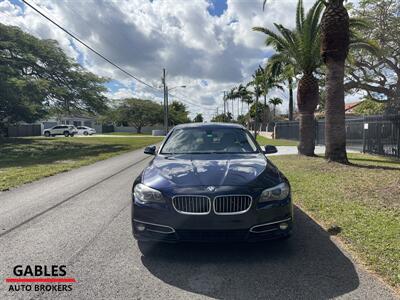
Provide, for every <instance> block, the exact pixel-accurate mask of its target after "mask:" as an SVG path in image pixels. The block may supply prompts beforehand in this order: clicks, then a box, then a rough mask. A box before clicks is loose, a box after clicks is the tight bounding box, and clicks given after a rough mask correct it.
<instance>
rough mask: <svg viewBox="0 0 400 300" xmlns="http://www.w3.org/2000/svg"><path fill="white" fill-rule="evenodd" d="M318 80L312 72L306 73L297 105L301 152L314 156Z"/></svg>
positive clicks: (302, 80) (299, 147) (299, 90)
mask: <svg viewBox="0 0 400 300" xmlns="http://www.w3.org/2000/svg"><path fill="white" fill-rule="evenodd" d="M318 89H319V87H318V81H317V79H316V78H315V77H314V76H313V75H312V74H304V75H303V77H302V78H301V79H300V81H299V85H298V91H297V105H298V106H299V113H300V130H299V135H300V136H299V145H298V147H297V149H298V151H299V154H301V155H306V156H314V149H315V118H314V111H315V108H316V107H317V105H318V102H319V93H318Z"/></svg>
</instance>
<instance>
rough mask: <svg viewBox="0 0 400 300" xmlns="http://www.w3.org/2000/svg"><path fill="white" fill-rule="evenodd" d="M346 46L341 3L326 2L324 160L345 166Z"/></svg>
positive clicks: (323, 35) (323, 28) (323, 22)
mask: <svg viewBox="0 0 400 300" xmlns="http://www.w3.org/2000/svg"><path fill="white" fill-rule="evenodd" d="M349 45H350V22H349V15H348V13H347V10H346V8H345V7H344V5H343V0H329V1H328V3H327V6H326V9H325V12H324V14H323V16H322V20H321V55H322V57H323V61H324V63H325V65H326V99H325V120H326V121H325V144H326V150H325V157H326V159H328V160H330V161H336V162H340V163H348V160H347V153H346V128H345V108H344V74H345V61H346V58H347V54H348V52H349Z"/></svg>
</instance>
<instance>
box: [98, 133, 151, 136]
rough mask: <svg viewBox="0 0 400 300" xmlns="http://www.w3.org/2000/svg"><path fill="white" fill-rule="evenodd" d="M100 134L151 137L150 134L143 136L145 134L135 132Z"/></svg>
mask: <svg viewBox="0 0 400 300" xmlns="http://www.w3.org/2000/svg"><path fill="white" fill-rule="evenodd" d="M101 134H105V135H137V136H141V135H151V133H149V134H145V133H136V132H107V133H101Z"/></svg>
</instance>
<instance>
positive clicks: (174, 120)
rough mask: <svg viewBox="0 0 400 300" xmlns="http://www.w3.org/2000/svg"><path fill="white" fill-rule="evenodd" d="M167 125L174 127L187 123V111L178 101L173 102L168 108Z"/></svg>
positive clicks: (188, 120)
mask: <svg viewBox="0 0 400 300" xmlns="http://www.w3.org/2000/svg"><path fill="white" fill-rule="evenodd" d="M168 114H169V123H170V124H169V125H171V126H175V125H178V124H183V123H189V122H190V118H189V111H188V110H187V107H186V105H185V104H183V103H181V102H179V101H173V102H172V103H171V105H169V107H168Z"/></svg>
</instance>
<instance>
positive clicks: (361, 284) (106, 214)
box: [0, 151, 396, 299]
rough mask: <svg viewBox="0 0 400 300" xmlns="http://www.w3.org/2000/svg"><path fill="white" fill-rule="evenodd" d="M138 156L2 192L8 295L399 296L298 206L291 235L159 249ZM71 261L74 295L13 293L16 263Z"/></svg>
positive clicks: (1, 257) (0, 236) (1, 266)
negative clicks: (143, 232) (141, 206)
mask: <svg viewBox="0 0 400 300" xmlns="http://www.w3.org/2000/svg"><path fill="white" fill-rule="evenodd" d="M148 161H149V158H148V157H146V156H145V155H144V154H142V151H136V152H131V153H128V154H124V155H121V156H118V157H114V158H111V159H108V160H106V161H101V162H98V163H96V164H93V165H91V166H86V167H82V168H80V169H76V170H73V171H70V172H68V173H62V174H59V175H56V176H53V177H49V178H45V179H43V180H40V181H37V182H34V183H32V184H27V185H24V186H22V187H20V188H18V189H15V190H11V191H8V192H3V193H0V277H1V281H2V282H1V285H0V299H36V298H39V299H58V298H69V299H199V298H206V297H210V298H219V299H274V298H275V299H328V298H335V297H337V298H340V299H396V298H395V297H396V296H395V295H394V294H393V293H392V292H391V290H390V289H389V288H388V287H386V286H385V285H384V284H383V283H381V281H380V280H378V279H377V278H376V277H374V276H373V275H371V274H369V273H368V272H366V271H365V270H364V269H363V268H360V267H358V266H357V265H355V263H354V261H353V260H352V259H351V258H350V257H349V255H348V254H347V253H346V252H344V251H343V250H341V249H340V248H339V247H338V246H337V245H336V244H335V243H334V242H333V241H332V240H331V239H330V237H329V235H327V233H325V232H324V231H323V230H322V229H321V228H320V227H319V226H318V225H317V224H316V223H314V222H313V221H312V220H311V219H310V218H309V217H308V216H307V215H305V214H304V213H303V212H302V211H300V210H299V209H296V215H295V218H296V229H295V232H294V236H293V237H292V238H291V239H289V240H287V241H275V242H269V243H263V244H251V245H242V244H241V245H238V244H234V245H232V244H222V245H215V244H211V245H193V244H192V245H187V244H186V245H159V246H158V247H156V248H155V249H154V250H153V251H150V252H146V255H143V254H142V253H141V251H140V247H141V245H139V246H138V244H137V243H136V242H135V241H134V240H133V238H132V235H131V224H130V190H131V185H132V182H133V179H134V178H135V177H136V176H137V175H138V174H139V173H140V172H141V170H142V169H143V168H144V167H145V165H146V164H147V163H148ZM28 264H29V265H63V264H64V265H66V266H67V276H68V277H74V278H76V280H77V283H73V284H72V288H73V289H72V291H69V292H42V293H40V292H32V291H31V292H10V291H9V288H10V286H11V284H10V283H5V281H4V278H7V277H14V276H13V274H12V270H13V268H14V266H16V265H28Z"/></svg>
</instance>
